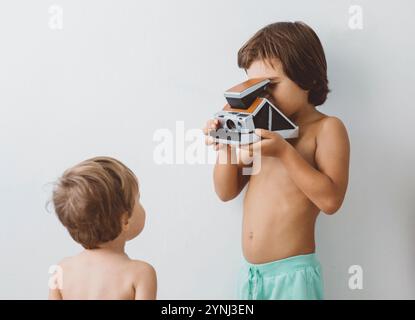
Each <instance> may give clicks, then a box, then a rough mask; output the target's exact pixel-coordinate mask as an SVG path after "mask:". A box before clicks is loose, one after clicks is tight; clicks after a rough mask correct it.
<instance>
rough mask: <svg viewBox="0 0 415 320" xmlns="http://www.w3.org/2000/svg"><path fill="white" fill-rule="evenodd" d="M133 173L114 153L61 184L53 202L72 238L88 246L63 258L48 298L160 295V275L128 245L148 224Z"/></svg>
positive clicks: (78, 168)
mask: <svg viewBox="0 0 415 320" xmlns="http://www.w3.org/2000/svg"><path fill="white" fill-rule="evenodd" d="M139 196H140V194H139V187H138V182H137V178H136V177H135V175H134V174H133V172H132V171H131V170H130V169H129V168H127V167H126V166H125V165H124V164H122V163H121V162H120V161H118V160H116V159H114V158H110V157H96V158H92V159H89V160H85V161H83V162H81V163H79V164H77V165H76V166H74V167H72V168H70V169H68V170H66V171H65V172H64V174H63V175H62V177H61V178H60V179H59V180H58V182H57V183H56V186H55V188H54V191H53V204H54V207H55V211H56V214H57V216H58V218H59V220H60V221H61V222H62V224H63V225H64V226H65V227H66V228H67V229H68V231H69V234H70V235H71V237H72V238H73V239H74V240H75V241H76V242H78V243H79V244H81V245H82V246H83V247H84V250H83V251H82V252H81V253H79V254H78V255H76V256H73V257H68V258H65V259H63V260H62V261H61V262H60V263H59V267H60V268H58V270H60V271H57V272H56V273H55V276H54V277H52V279H51V281H50V283H49V284H50V290H49V299H53V300H55V299H59V300H60V299H64V300H68V299H70V300H73V299H76V300H84V299H92V300H101V299H105V300H108V299H109V300H114V299H117V300H118V299H123V300H127V299H128V300H132V299H146V300H147V299H155V298H156V291H157V279H156V273H155V271H154V269H153V267H152V266H151V265H150V264H148V263H147V262H144V261H140V260H132V259H130V258H129V257H128V256H127V254H126V253H125V249H124V248H125V243H126V242H127V241H128V240H131V239H133V238H135V237H136V236H137V235H138V234H140V232H141V231H142V230H143V228H144V221H145V211H144V208H143V207H142V205H141V204H140V200H139Z"/></svg>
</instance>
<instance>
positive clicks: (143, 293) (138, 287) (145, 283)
mask: <svg viewBox="0 0 415 320" xmlns="http://www.w3.org/2000/svg"><path fill="white" fill-rule="evenodd" d="M134 289H135V300H155V299H156V297H157V275H156V271H155V270H154V268H153V267H152V266H151V265H150V264H148V263H145V262H141V261H140V262H139V264H138V268H137V273H136V281H135V284H134Z"/></svg>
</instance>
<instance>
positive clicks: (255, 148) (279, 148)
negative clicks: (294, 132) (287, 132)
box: [249, 129, 289, 157]
mask: <svg viewBox="0 0 415 320" xmlns="http://www.w3.org/2000/svg"><path fill="white" fill-rule="evenodd" d="M255 134H257V135H258V136H260V137H261V138H262V139H261V141H258V142H255V143H253V144H250V145H249V150H250V152H253V153H254V154H258V153H259V152H260V153H261V155H262V156H266V157H279V156H281V155H282V153H284V152H285V150H286V149H287V148H288V145H289V143H288V142H287V141H286V140H285V139H284V138H283V137H281V136H280V135H279V134H278V133H275V132H272V131H269V130H265V129H255Z"/></svg>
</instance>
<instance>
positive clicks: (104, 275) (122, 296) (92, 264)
mask: <svg viewBox="0 0 415 320" xmlns="http://www.w3.org/2000/svg"><path fill="white" fill-rule="evenodd" d="M59 265H60V267H61V268H62V275H63V277H62V289H61V290H59V291H54V290H52V291H51V293H50V298H51V299H53V298H55V299H64V300H73V299H76V300H133V299H155V296H154V292H155V288H153V287H154V285H155V283H156V281H155V279H156V275H155V271H154V269H153V267H152V266H151V265H149V264H148V263H146V262H143V261H138V260H131V259H130V258H128V256H127V255H126V254H122V253H112V252H94V251H84V252H82V253H80V254H78V255H77V256H74V257H70V258H66V259H64V260H63V261H62V262H61V263H60V264H59Z"/></svg>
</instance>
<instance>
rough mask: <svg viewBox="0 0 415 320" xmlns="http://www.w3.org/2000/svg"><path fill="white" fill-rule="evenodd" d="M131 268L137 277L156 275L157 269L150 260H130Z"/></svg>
mask: <svg viewBox="0 0 415 320" xmlns="http://www.w3.org/2000/svg"><path fill="white" fill-rule="evenodd" d="M130 270H131V272H132V273H133V274H134V275H136V276H137V277H143V276H144V277H155V276H156V270H155V269H154V267H153V266H152V265H151V264H149V263H148V262H145V261H142V260H130Z"/></svg>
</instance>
